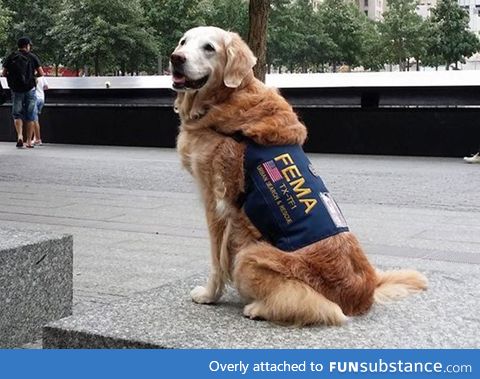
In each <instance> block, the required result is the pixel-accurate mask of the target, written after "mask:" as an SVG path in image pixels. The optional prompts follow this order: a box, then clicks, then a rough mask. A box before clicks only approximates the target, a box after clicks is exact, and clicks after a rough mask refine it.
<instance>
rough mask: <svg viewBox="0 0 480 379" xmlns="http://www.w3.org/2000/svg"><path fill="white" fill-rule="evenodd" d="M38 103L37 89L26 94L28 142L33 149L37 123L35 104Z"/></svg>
mask: <svg viewBox="0 0 480 379" xmlns="http://www.w3.org/2000/svg"><path fill="white" fill-rule="evenodd" d="M36 102H37V97H36V95H35V88H33V89H32V90H31V91H29V92H27V93H26V94H25V102H24V107H25V108H24V110H25V127H26V134H27V140H26V144H27V147H33V145H32V134H33V123H34V121H35V104H36Z"/></svg>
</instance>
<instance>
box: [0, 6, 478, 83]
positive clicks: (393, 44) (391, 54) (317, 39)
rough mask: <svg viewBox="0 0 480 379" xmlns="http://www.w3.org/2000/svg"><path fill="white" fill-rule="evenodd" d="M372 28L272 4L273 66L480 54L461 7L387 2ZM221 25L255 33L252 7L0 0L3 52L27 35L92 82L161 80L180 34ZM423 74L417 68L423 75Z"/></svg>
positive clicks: (334, 14)
mask: <svg viewBox="0 0 480 379" xmlns="http://www.w3.org/2000/svg"><path fill="white" fill-rule="evenodd" d="M388 4H389V10H388V12H386V13H385V14H384V20H383V21H381V22H373V21H371V20H369V19H368V18H367V17H366V16H365V15H364V14H363V13H362V12H360V11H359V10H358V8H357V7H356V6H355V4H354V2H352V1H346V0H345V1H341V0H324V1H323V2H318V1H313V0H272V1H271V12H270V20H269V25H268V35H267V41H268V48H267V64H268V66H269V67H270V68H271V67H276V68H277V69H280V70H281V71H285V70H289V71H291V72H311V71H324V70H332V69H333V70H335V69H336V68H337V67H338V66H340V65H347V66H348V67H356V66H363V67H364V68H365V69H366V70H380V69H382V68H383V67H384V65H385V64H386V63H391V64H399V65H400V68H401V69H407V68H408V67H409V62H410V61H412V60H415V61H416V62H421V63H422V65H430V66H434V67H438V66H439V65H442V64H445V65H447V67H448V66H450V65H451V64H456V63H457V62H463V61H464V59H465V57H469V56H470V55H472V54H473V53H474V52H475V51H478V50H479V49H480V46H479V45H480V42H479V40H478V39H477V37H476V36H475V35H474V34H473V33H471V32H470V31H468V16H467V14H466V13H465V11H463V10H462V9H461V8H459V6H458V4H457V1H456V0H440V1H439V4H438V6H437V9H436V10H434V13H433V17H431V18H430V19H427V20H422V19H421V17H420V16H418V15H417V14H416V13H415V7H416V4H417V0H389V1H388ZM200 25H215V26H219V27H221V28H224V29H227V30H232V31H236V32H238V33H239V34H240V35H241V36H242V37H244V38H245V37H246V35H247V31H248V0H235V1H233V0H129V1H124V0H43V1H42V2H39V1H36V0H22V1H18V0H0V50H3V51H1V52H2V56H3V55H4V53H6V51H8V50H11V49H14V48H16V46H15V43H16V41H17V39H18V38H19V37H20V36H22V35H28V36H30V37H31V38H32V40H33V42H34V51H36V52H37V54H38V55H39V56H40V58H41V60H42V62H43V63H44V64H52V65H56V66H57V65H60V64H63V65H67V66H69V67H70V68H73V69H81V68H84V67H87V68H88V69H89V73H90V74H92V73H95V74H112V73H114V74H117V73H120V72H122V73H135V72H140V71H141V72H147V73H156V72H157V70H158V66H159V63H160V65H161V68H162V69H166V68H167V67H168V60H169V56H170V54H171V52H172V51H173V49H174V48H175V46H176V44H177V41H178V40H179V38H180V37H181V36H182V34H183V33H184V32H185V31H186V30H188V29H189V28H191V27H195V26H200ZM417 68H418V66H417Z"/></svg>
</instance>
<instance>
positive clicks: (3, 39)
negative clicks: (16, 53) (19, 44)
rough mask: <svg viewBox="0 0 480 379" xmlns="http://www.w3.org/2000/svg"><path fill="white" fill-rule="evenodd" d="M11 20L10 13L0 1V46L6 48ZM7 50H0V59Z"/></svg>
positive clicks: (0, 0)
mask: <svg viewBox="0 0 480 379" xmlns="http://www.w3.org/2000/svg"><path fill="white" fill-rule="evenodd" d="M11 20H12V12H11V11H10V9H8V8H7V7H6V6H5V4H4V3H3V1H2V0H0V46H6V45H7V41H8V29H9V27H10V23H11ZM7 51H8V50H7V49H3V48H0V58H3V55H4V54H6V53H7Z"/></svg>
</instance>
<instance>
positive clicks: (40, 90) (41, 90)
mask: <svg viewBox="0 0 480 379" xmlns="http://www.w3.org/2000/svg"><path fill="white" fill-rule="evenodd" d="M46 90H48V82H47V78H46V77H45V76H39V77H38V78H37V87H36V89H35V92H36V96H37V101H36V104H35V120H34V121H33V134H32V143H33V144H34V145H35V146H41V145H42V137H41V136H40V114H41V113H42V109H43V105H44V104H45V91H46Z"/></svg>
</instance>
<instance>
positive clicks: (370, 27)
mask: <svg viewBox="0 0 480 379" xmlns="http://www.w3.org/2000/svg"><path fill="white" fill-rule="evenodd" d="M379 29H380V27H379V23H376V22H374V21H372V20H370V19H368V18H367V17H365V19H364V21H363V25H362V51H361V56H360V64H361V65H362V66H363V68H364V69H365V70H372V71H378V70H380V69H382V68H383V67H384V65H385V57H386V54H385V45H384V43H383V39H382V35H381V33H380V30H379Z"/></svg>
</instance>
